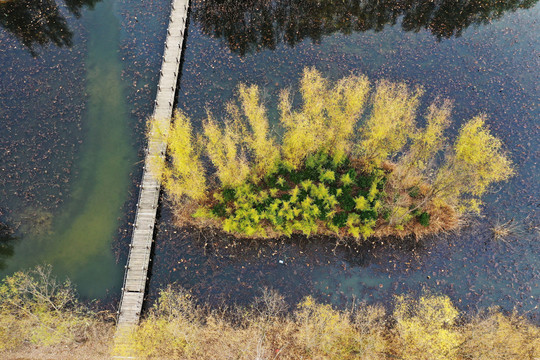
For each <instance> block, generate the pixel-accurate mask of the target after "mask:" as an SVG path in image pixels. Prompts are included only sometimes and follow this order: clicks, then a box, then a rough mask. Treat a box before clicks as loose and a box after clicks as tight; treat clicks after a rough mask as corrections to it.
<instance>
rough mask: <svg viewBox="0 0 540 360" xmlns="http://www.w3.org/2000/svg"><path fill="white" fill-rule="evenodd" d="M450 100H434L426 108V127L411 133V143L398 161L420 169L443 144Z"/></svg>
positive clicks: (426, 164) (448, 118)
mask: <svg viewBox="0 0 540 360" xmlns="http://www.w3.org/2000/svg"><path fill="white" fill-rule="evenodd" d="M451 113H452V101H450V100H448V99H444V100H440V99H437V100H436V101H434V102H433V103H432V104H431V105H430V106H429V108H428V112H427V115H426V127H425V128H424V129H422V130H419V131H417V132H416V133H414V134H413V135H412V144H411V147H410V149H409V150H408V151H407V153H406V154H404V155H403V157H402V158H401V159H400V163H401V164H403V165H405V166H406V167H408V168H410V167H415V168H416V169H418V170H420V171H422V170H424V169H426V168H427V167H428V165H429V162H430V161H431V160H432V159H433V157H434V156H435V155H436V154H437V153H438V152H439V151H440V150H441V149H442V148H443V146H444V145H445V140H446V139H445V136H444V131H445V130H446V129H447V128H448V126H449V125H450V123H451V119H450V115H451Z"/></svg>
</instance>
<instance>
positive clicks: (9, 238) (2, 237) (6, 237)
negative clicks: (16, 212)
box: [0, 223, 15, 270]
mask: <svg viewBox="0 0 540 360" xmlns="http://www.w3.org/2000/svg"><path fill="white" fill-rule="evenodd" d="M14 243H15V237H13V230H12V229H11V228H9V227H8V226H7V225H5V224H3V223H0V270H3V269H5V267H6V264H5V261H6V259H7V258H9V257H11V256H13V247H14Z"/></svg>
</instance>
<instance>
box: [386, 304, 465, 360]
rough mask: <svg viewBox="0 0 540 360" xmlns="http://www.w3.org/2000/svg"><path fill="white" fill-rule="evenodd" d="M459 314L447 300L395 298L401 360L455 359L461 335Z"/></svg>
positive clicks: (395, 316)
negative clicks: (457, 324) (458, 321)
mask: <svg viewBox="0 0 540 360" xmlns="http://www.w3.org/2000/svg"><path fill="white" fill-rule="evenodd" d="M458 315H459V312H458V310H457V309H456V308H455V307H454V306H453V305H452V301H451V300H450V298H448V296H436V295H430V294H424V295H423V296H421V297H420V299H418V300H414V299H411V298H408V297H405V296H397V297H396V307H395V308H394V318H395V320H396V322H397V323H396V328H397V331H398V335H399V345H400V351H399V352H400V355H401V356H402V358H403V359H415V360H422V359H425V360H450V359H456V356H457V352H458V347H459V345H460V343H461V338H462V336H461V334H460V333H459V330H458V329H457V328H456V327H455V323H456V320H457V317H458Z"/></svg>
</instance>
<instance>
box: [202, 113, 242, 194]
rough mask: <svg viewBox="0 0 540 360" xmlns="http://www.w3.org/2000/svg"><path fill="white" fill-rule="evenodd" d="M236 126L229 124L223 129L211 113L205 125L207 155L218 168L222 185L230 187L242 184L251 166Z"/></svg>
mask: <svg viewBox="0 0 540 360" xmlns="http://www.w3.org/2000/svg"><path fill="white" fill-rule="evenodd" d="M234 125H235V124H232V123H227V124H225V128H224V129H222V128H221V127H220V126H219V125H218V124H217V123H216V121H215V120H214V118H213V117H212V115H211V114H210V113H209V114H208V117H207V120H206V122H205V123H204V125H203V127H204V136H205V140H206V141H205V144H206V153H207V154H208V157H209V158H210V160H211V161H212V164H214V166H215V167H216V170H217V176H218V178H219V180H220V181H221V184H222V185H223V186H230V187H234V186H237V185H240V184H242V183H243V182H244V180H245V179H246V178H247V176H248V174H249V165H248V162H247V159H246V157H245V155H244V154H243V152H242V149H241V147H242V146H241V145H242V139H241V134H240V133H239V131H238V129H237V127H236V126H234Z"/></svg>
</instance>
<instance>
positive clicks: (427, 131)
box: [156, 69, 513, 238]
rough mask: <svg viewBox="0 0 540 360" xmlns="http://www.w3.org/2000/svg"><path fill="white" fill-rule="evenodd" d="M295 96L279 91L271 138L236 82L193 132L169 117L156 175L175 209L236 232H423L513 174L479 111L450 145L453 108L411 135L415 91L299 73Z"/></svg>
mask: <svg viewBox="0 0 540 360" xmlns="http://www.w3.org/2000/svg"><path fill="white" fill-rule="evenodd" d="M299 89H300V97H301V101H300V103H301V105H300V106H299V107H297V108H294V107H293V106H292V104H293V103H294V102H293V95H292V93H291V92H290V91H289V90H284V91H282V92H281V94H280V98H279V105H278V107H279V111H280V117H279V126H281V127H282V128H283V130H284V131H283V136H282V137H281V138H277V137H276V136H275V135H274V134H275V133H277V131H272V129H271V127H270V125H269V120H268V116H267V109H266V108H265V106H264V104H263V102H262V100H261V95H260V90H259V88H258V87H257V86H256V85H252V86H246V85H243V84H241V85H240V86H239V88H238V99H237V100H236V101H230V102H229V103H227V106H226V109H227V111H226V115H225V116H224V117H223V118H222V119H220V120H219V121H218V120H216V119H215V118H214V116H213V115H212V114H211V113H210V112H209V113H208V116H207V119H206V120H205V121H204V124H203V131H202V133H200V134H195V133H194V131H193V129H192V126H191V122H190V120H189V118H188V117H187V116H186V115H185V114H183V113H181V112H177V113H176V114H175V117H174V121H173V124H172V125H171V128H170V129H165V130H166V131H162V132H161V133H162V134H168V137H166V141H167V143H168V147H169V155H170V158H171V161H170V162H169V163H163V162H161V163H159V166H160V167H161V170H162V173H163V181H164V185H165V188H166V189H167V191H168V193H169V195H170V197H171V198H172V199H173V201H174V202H175V203H176V204H177V206H178V208H182V209H189V212H190V214H193V213H195V215H196V216H198V217H199V218H206V219H210V220H211V221H213V222H214V223H218V224H221V226H223V227H224V228H225V229H226V230H228V231H232V232H235V233H241V234H244V235H257V236H270V235H280V234H287V235H289V234H291V233H292V232H303V233H305V234H311V233H313V232H318V233H331V232H333V233H337V234H339V235H352V236H354V237H356V238H359V237H362V236H363V237H365V236H369V235H372V234H376V235H388V234H397V235H405V234H408V233H416V234H417V235H421V234H423V233H426V232H435V231H440V230H443V229H448V228H451V227H453V226H455V224H456V214H461V213H464V212H468V211H476V212H478V211H480V205H481V200H480V199H481V197H482V195H484V194H485V193H486V192H487V191H488V190H489V187H490V185H491V184H492V183H494V182H499V181H504V180H506V179H508V178H509V177H510V176H511V175H512V174H513V170H512V164H511V161H510V160H509V158H508V156H507V155H506V153H505V152H504V150H503V146H502V143H501V141H500V140H499V139H497V138H496V137H495V136H493V135H492V134H491V132H490V131H489V129H488V127H487V125H486V115H485V114H480V115H478V116H476V117H474V118H473V119H471V120H469V121H466V122H465V123H464V125H463V126H462V127H461V129H460V131H459V133H458V135H457V137H456V139H455V140H454V141H453V144H449V143H448V141H447V139H446V137H445V131H446V129H447V128H448V127H449V125H450V124H451V121H452V120H451V112H452V106H453V105H452V102H451V101H449V100H446V99H436V100H435V101H434V102H433V103H432V104H431V105H430V106H429V107H428V110H427V112H426V113H425V114H422V117H423V121H422V123H424V124H425V125H424V126H422V127H420V126H419V125H418V123H419V120H418V114H417V113H418V107H419V104H420V98H421V96H422V95H423V93H424V91H423V89H422V88H420V87H417V88H411V87H409V86H407V85H406V84H404V83H394V82H391V81H388V80H380V81H378V82H376V83H375V84H374V85H372V84H371V83H370V81H369V80H368V79H367V78H366V77H365V76H355V75H351V76H348V77H345V78H343V79H341V80H339V81H337V82H335V83H331V82H330V81H329V80H327V79H325V78H324V77H323V76H322V75H321V74H320V73H319V72H318V71H317V70H315V69H305V70H304V75H303V77H302V79H301V82H300V86H299ZM163 136H164V137H165V135H163ZM205 159H208V160H209V161H210V162H211V164H212V165H213V168H214V169H215V172H212V171H210V170H209V169H208V166H204V160H205ZM156 163H157V162H156ZM214 175H215V178H214ZM214 179H215V180H214ZM216 180H217V181H216ZM197 209H198V210H197ZM184 214H185V212H184ZM185 218H186V217H185ZM187 218H189V217H187Z"/></svg>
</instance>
